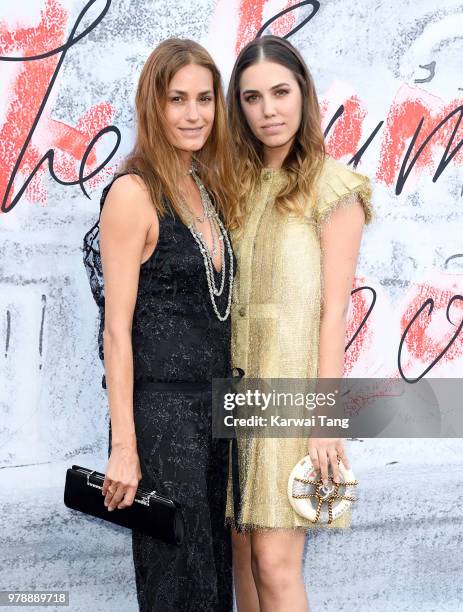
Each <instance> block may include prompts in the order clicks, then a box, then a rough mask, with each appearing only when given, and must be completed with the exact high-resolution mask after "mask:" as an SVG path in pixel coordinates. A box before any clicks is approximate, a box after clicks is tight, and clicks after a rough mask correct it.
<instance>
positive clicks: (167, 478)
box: [84, 177, 232, 612]
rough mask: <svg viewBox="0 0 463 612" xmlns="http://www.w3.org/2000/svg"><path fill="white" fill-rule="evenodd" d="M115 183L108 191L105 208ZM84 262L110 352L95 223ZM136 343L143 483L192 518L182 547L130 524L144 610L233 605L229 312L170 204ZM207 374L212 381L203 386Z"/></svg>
mask: <svg viewBox="0 0 463 612" xmlns="http://www.w3.org/2000/svg"><path fill="white" fill-rule="evenodd" d="M115 178H116V177H115ZM111 184H112V182H111V183H110V184H109V185H107V186H106V187H105V189H104V190H103V194H102V197H101V208H102V207H103V204H104V200H105V198H106V195H107V193H108V191H109V188H110V186H111ZM84 261H85V265H86V268H87V272H88V275H89V279H90V282H91V287H92V291H93V294H94V297H95V300H96V301H97V304H98V306H99V308H100V334H99V349H100V357H102V358H103V357H104V355H103V343H102V330H103V327H104V286H103V284H102V281H103V275H102V270H101V260H100V256H99V244H98V224H96V225H95V226H94V227H93V228H92V229H91V230H90V231H89V232H88V233H87V235H86V236H85V239H84ZM226 270H227V274H228V265H227V266H226ZM217 279H218V275H217ZM227 291H228V289H227V285H226V289H225V290H224V292H223V295H222V296H221V297H220V298H219V302H218V307H219V311H220V312H222V313H223V312H224V310H225V306H226V300H227ZM132 348H133V358H134V381H135V384H134V401H133V409H134V422H135V431H136V437H137V447H138V454H139V458H140V464H141V471H142V480H141V482H140V486H142V487H145V488H148V489H150V490H152V489H156V490H157V491H159V492H160V493H161V494H164V495H167V496H171V497H173V498H175V499H177V500H178V501H179V502H180V503H181V504H182V505H183V508H184V517H185V526H186V529H185V539H184V541H183V543H182V545H181V546H180V547H177V546H175V545H170V544H165V543H163V542H160V541H158V540H155V539H154V538H151V537H149V536H145V535H142V534H140V533H138V532H136V531H133V532H132V551H133V561H134V568H135V578H136V588H137V597H138V603H139V609H140V610H141V611H142V612H148V611H150V612H157V611H159V612H169V611H170V612H227V611H231V610H232V573H231V572H232V569H231V544H230V533H229V530H228V529H227V528H226V527H225V525H224V515H225V502H226V483H227V458H228V445H227V444H226V442H225V441H223V440H214V439H212V432H211V404H212V398H211V390H210V383H211V380H212V378H213V377H219V378H224V377H226V376H228V375H229V373H230V319H228V320H227V321H225V322H221V321H219V320H218V318H217V317H216V315H215V313H214V311H213V308H212V305H211V302H210V297H209V290H208V286H207V281H206V273H205V268H204V262H203V257H202V255H201V253H200V250H199V248H198V245H197V243H196V242H195V240H194V238H193V236H192V235H191V233H190V231H189V230H188V228H187V227H186V226H185V225H184V224H183V223H182V222H181V221H180V219H179V218H178V217H177V216H175V215H174V214H173V213H172V214H167V215H166V216H164V217H163V218H162V219H160V231H159V240H158V243H157V246H156V249H155V251H154V253H153V254H152V255H151V257H150V258H149V259H148V260H147V261H146V262H144V263H143V264H142V265H141V268H140V278H139V285H138V294H137V299H136V305H135V310H134V315H133V325H132ZM201 382H204V383H205V385H204V386H205V389H200V390H197V386H198V383H201ZM156 383H169V385H168V386H169V390H165V389H164V388H163V390H159V387H158V389H156ZM191 383H193V384H191ZM185 385H187V388H186V389H185ZM188 385H189V386H188ZM110 443H111V439H109V445H110ZM109 451H110V447H109ZM116 511H117V510H116Z"/></svg>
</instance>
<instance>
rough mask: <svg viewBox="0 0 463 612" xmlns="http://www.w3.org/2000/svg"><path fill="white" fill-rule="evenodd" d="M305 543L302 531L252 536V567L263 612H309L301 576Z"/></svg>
mask: <svg viewBox="0 0 463 612" xmlns="http://www.w3.org/2000/svg"><path fill="white" fill-rule="evenodd" d="M304 543H305V533H304V532H302V531H296V530H294V531H293V530H289V529H285V530H273V529H272V530H269V531H253V532H252V533H251V567H252V572H253V575H254V581H255V584H256V587H257V594H258V597H259V604H260V608H257V609H260V612H288V610H291V612H309V603H308V601H307V595H306V592H305V587H304V580H303V575H302V557H303V553H304ZM243 609H246V608H243ZM249 609H250V610H251V609H252V610H254V608H249ZM246 610H247V609H246ZM240 612H241V609H240Z"/></svg>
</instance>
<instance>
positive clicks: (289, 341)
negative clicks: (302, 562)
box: [227, 158, 373, 530]
mask: <svg viewBox="0 0 463 612" xmlns="http://www.w3.org/2000/svg"><path fill="white" fill-rule="evenodd" d="M284 181H286V173H285V171H284V170H282V169H268V168H265V169H263V170H262V172H261V180H260V182H259V184H258V186H257V189H256V190H255V192H254V193H253V194H252V196H251V201H250V204H249V206H248V207H247V209H248V211H249V212H248V215H247V219H246V223H245V228H244V232H243V233H242V235H241V236H240V238H239V239H237V240H235V241H234V248H235V253H236V256H237V260H238V272H237V277H236V282H235V290H234V296H233V305H232V363H233V366H234V367H240V368H242V369H243V370H244V371H245V375H246V377H248V378H275V379H277V378H316V376H317V369H318V340H319V326H320V313H321V295H322V293H321V291H322V279H321V251H320V228H321V224H322V223H325V222H329V215H330V213H331V212H332V211H333V210H334V209H335V208H336V207H337V206H349V205H351V204H352V203H353V202H355V201H357V200H359V201H360V202H361V204H362V205H363V208H364V212H365V218H366V222H367V223H370V222H371V220H372V217H373V211H372V207H371V189H370V183H369V180H368V178H367V177H365V176H362V175H360V174H358V173H355V172H352V171H351V170H349V169H348V168H346V167H345V166H344V165H342V164H340V163H339V162H336V161H334V160H332V159H330V158H327V159H326V161H325V164H324V167H323V170H322V173H321V175H320V178H319V181H318V184H317V189H316V190H315V193H316V197H314V200H313V201H310V202H307V205H306V206H304V210H305V215H304V216H303V217H301V216H298V215H297V214H296V213H294V214H293V213H285V214H282V213H280V212H279V211H277V210H276V208H275V206H274V200H275V196H276V194H277V193H278V192H279V190H280V189H281V187H282V185H283V183H284ZM232 239H233V237H232ZM238 449H239V481H240V491H241V512H240V515H239V516H238V517H235V515H234V509H233V504H232V492H233V484H232V478H231V473H232V469H231V465H230V470H229V471H230V477H229V482H228V499H227V521H228V522H230V523H231V524H234V525H235V526H236V527H238V528H240V529H242V530H246V529H256V528H305V529H310V528H314V527H316V525H314V524H313V523H311V522H310V521H308V520H307V519H304V518H303V517H301V516H300V515H298V514H297V513H296V512H294V510H293V509H292V507H291V505H290V503H289V501H288V498H287V485H288V478H289V475H290V473H291V470H292V468H293V467H294V465H295V464H296V463H297V462H298V461H299V460H301V459H302V457H304V456H305V455H307V439H304V438H297V439H293V438H291V439H288V438H285V439H283V438H278V439H276V438H257V437H252V436H246V437H244V436H242V437H241V438H239V439H238ZM350 520H351V516H350V513H347V514H345V515H344V516H342V517H340V518H339V519H337V520H335V521H333V523H332V524H331V525H330V527H329V528H333V527H347V526H348V525H349V524H350Z"/></svg>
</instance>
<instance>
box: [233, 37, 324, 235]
mask: <svg viewBox="0 0 463 612" xmlns="http://www.w3.org/2000/svg"><path fill="white" fill-rule="evenodd" d="M262 60H268V61H271V62H275V63H278V64H281V65H282V66H284V67H285V68H288V69H289V70H291V72H292V73H293V75H294V78H295V79H296V80H297V82H298V84H299V87H300V89H301V94H302V117H301V123H300V126H299V129H298V131H297V133H296V136H295V139H294V143H293V146H292V147H291V150H290V152H289V153H288V155H287V156H286V159H285V160H284V162H283V168H284V169H285V170H287V176H288V180H287V181H286V182H285V184H284V185H283V186H282V188H281V190H280V192H279V193H278V194H277V196H276V199H275V205H276V207H277V208H278V209H279V210H281V211H295V212H299V213H301V214H302V213H303V207H304V203H303V202H304V201H305V202H307V200H308V198H310V197H311V196H312V195H313V188H314V184H315V181H316V179H317V177H318V175H319V173H320V170H321V168H322V165H323V160H324V157H325V142H324V136H323V132H322V128H321V119H320V107H319V104H318V98H317V94H316V91H315V86H314V83H313V79H312V76H311V74H310V72H309V69H308V68H307V65H306V64H305V62H304V60H303V59H302V56H301V55H300V53H299V52H298V51H297V49H295V48H294V47H293V46H292V45H291V43H289V42H288V41H287V40H285V39H283V38H280V37H278V36H262V37H261V38H256V39H255V40H253V41H251V42H250V43H248V44H247V45H246V46H245V47H244V48H243V49H242V50H241V52H240V54H239V56H238V59H237V60H236V62H235V66H234V68H233V72H232V75H231V77H230V83H229V86H228V92H227V103H228V115H229V121H230V128H231V131H232V134H233V136H234V140H235V145H236V153H237V157H238V159H237V175H238V180H239V183H240V203H241V206H240V209H239V211H238V215H237V218H236V220H235V221H236V224H237V225H238V226H242V224H243V217H244V214H245V212H246V211H245V201H246V200H247V199H248V198H249V194H250V193H251V191H252V190H253V189H254V188H255V187H256V185H257V182H258V179H259V175H260V171H261V170H262V168H263V145H262V143H261V142H260V140H259V139H257V138H256V137H255V136H254V134H253V133H252V131H251V129H250V127H249V125H248V123H247V121H246V117H245V115H244V112H243V109H242V106H241V100H240V79H241V75H242V73H243V72H244V70H246V68H249V66H252V65H253V64H257V63H258V62H260V61H262ZM300 195H302V202H301V198H300V197H296V196H300Z"/></svg>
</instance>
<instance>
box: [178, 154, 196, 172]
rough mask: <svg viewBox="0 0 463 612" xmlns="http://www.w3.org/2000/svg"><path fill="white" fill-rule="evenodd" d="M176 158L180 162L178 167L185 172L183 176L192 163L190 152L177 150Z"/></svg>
mask: <svg viewBox="0 0 463 612" xmlns="http://www.w3.org/2000/svg"><path fill="white" fill-rule="evenodd" d="M178 156H179V160H180V167H181V168H182V170H184V171H185V174H186V173H187V172H188V170H189V169H190V168H191V164H192V162H193V154H192V153H191V151H182V150H179V155H178Z"/></svg>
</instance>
